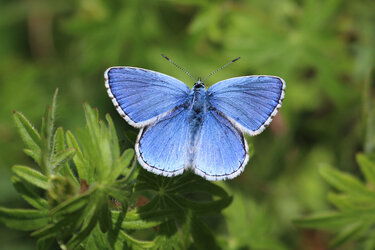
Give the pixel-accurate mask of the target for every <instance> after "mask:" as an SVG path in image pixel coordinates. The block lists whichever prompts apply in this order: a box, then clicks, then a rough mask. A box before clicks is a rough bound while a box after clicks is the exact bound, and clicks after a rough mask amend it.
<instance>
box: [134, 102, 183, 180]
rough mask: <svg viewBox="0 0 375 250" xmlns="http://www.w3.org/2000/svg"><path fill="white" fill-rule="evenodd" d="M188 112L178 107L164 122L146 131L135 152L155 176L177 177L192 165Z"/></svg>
mask: <svg viewBox="0 0 375 250" xmlns="http://www.w3.org/2000/svg"><path fill="white" fill-rule="evenodd" d="M188 141H189V121H188V110H187V109H186V108H185V107H178V108H176V109H174V110H173V111H172V112H170V113H169V114H168V115H167V116H165V117H163V118H162V119H161V120H159V121H158V122H156V123H155V124H152V125H150V126H146V127H145V128H142V129H141V131H140V133H139V136H138V139H137V143H136V145H135V151H136V153H137V157H138V161H139V162H140V164H141V165H142V166H143V167H144V168H145V169H147V170H148V171H151V172H153V173H155V174H160V175H164V176H175V175H178V174H181V173H182V172H183V171H184V168H185V166H186V164H187V163H188V157H189V156H188Z"/></svg>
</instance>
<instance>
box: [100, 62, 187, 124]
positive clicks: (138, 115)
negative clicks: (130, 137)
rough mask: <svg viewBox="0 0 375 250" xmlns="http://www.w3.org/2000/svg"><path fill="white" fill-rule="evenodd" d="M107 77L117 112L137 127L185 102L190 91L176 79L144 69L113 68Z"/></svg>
mask: <svg viewBox="0 0 375 250" xmlns="http://www.w3.org/2000/svg"><path fill="white" fill-rule="evenodd" d="M104 77H105V80H106V81H105V86H106V88H107V92H108V95H109V97H110V98H111V99H112V102H113V104H114V105H115V107H116V109H117V111H118V112H119V113H120V115H121V116H122V117H123V118H124V119H125V120H126V121H127V122H129V124H130V125H132V126H135V127H143V126H146V125H149V124H151V123H152V122H154V121H155V120H157V119H158V118H160V117H161V116H163V115H165V114H167V112H168V111H171V110H172V109H174V108H176V107H178V106H180V105H182V104H184V103H185V102H186V100H187V97H188V94H189V91H190V90H189V87H188V86H186V85H185V84H184V83H183V82H181V81H179V80H177V79H176V78H173V77H171V76H167V75H165V74H162V73H158V72H155V71H151V70H146V69H141V68H134V67H112V68H109V69H107V71H106V72H105V74H104Z"/></svg>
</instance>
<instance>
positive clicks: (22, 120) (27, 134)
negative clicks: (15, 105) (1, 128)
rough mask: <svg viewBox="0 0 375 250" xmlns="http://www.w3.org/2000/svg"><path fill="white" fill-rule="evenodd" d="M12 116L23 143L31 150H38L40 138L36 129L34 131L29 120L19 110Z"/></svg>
mask: <svg viewBox="0 0 375 250" xmlns="http://www.w3.org/2000/svg"><path fill="white" fill-rule="evenodd" d="M13 118H14V122H15V123H16V127H17V129H18V132H19V133H20V135H21V138H22V140H23V141H24V143H25V144H26V145H27V146H28V147H29V148H30V149H32V150H33V151H38V150H39V151H40V145H41V139H40V135H39V133H38V131H36V129H35V128H34V127H33V126H32V125H31V123H30V122H29V120H28V119H27V118H26V117H25V116H24V115H23V114H21V113H20V112H15V113H14V114H13Z"/></svg>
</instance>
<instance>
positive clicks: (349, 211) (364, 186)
mask: <svg viewBox="0 0 375 250" xmlns="http://www.w3.org/2000/svg"><path fill="white" fill-rule="evenodd" d="M357 162H358V165H359V166H360V169H361V172H362V173H363V175H364V177H365V182H363V181H361V180H358V179H357V178H356V177H355V176H353V175H351V174H348V173H343V172H340V171H338V170H335V169H333V168H331V167H329V166H323V167H322V168H321V169H320V173H321V175H322V176H323V178H324V179H325V180H326V181H327V182H328V183H329V184H330V185H332V186H333V187H334V188H335V189H337V190H338V191H340V193H329V195H328V199H329V201H330V203H332V205H333V206H335V207H336V209H335V210H334V211H329V212H325V213H320V214H316V215H312V216H309V217H306V218H302V219H298V220H296V221H295V223H296V224H297V225H298V226H300V227H304V228H315V229H324V230H333V231H335V232H338V233H337V235H336V236H335V238H333V240H332V241H331V244H330V246H331V247H338V246H341V245H343V244H344V243H348V242H357V244H358V246H357V247H356V248H355V249H374V248H375V231H374V230H373V228H374V226H375V158H374V157H373V156H370V155H364V154H358V155H357Z"/></svg>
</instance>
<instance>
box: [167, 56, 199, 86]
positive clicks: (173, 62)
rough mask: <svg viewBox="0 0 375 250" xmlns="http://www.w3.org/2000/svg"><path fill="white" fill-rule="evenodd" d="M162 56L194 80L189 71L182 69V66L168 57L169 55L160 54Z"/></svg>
mask: <svg viewBox="0 0 375 250" xmlns="http://www.w3.org/2000/svg"><path fill="white" fill-rule="evenodd" d="M161 56H162V57H164V58H165V59H167V60H168V61H169V62H170V63H172V64H173V65H174V66H176V67H177V68H179V69H180V70H182V71H183V72H185V74H187V75H188V76H190V78H191V79H193V81H195V80H194V78H193V77H192V76H191V75H190V74H189V72H187V71H186V70H184V69H183V68H182V67H180V66H178V65H177V64H175V63H174V62H173V61H172V60H171V59H169V57H167V56H166V55H164V54H161Z"/></svg>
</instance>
